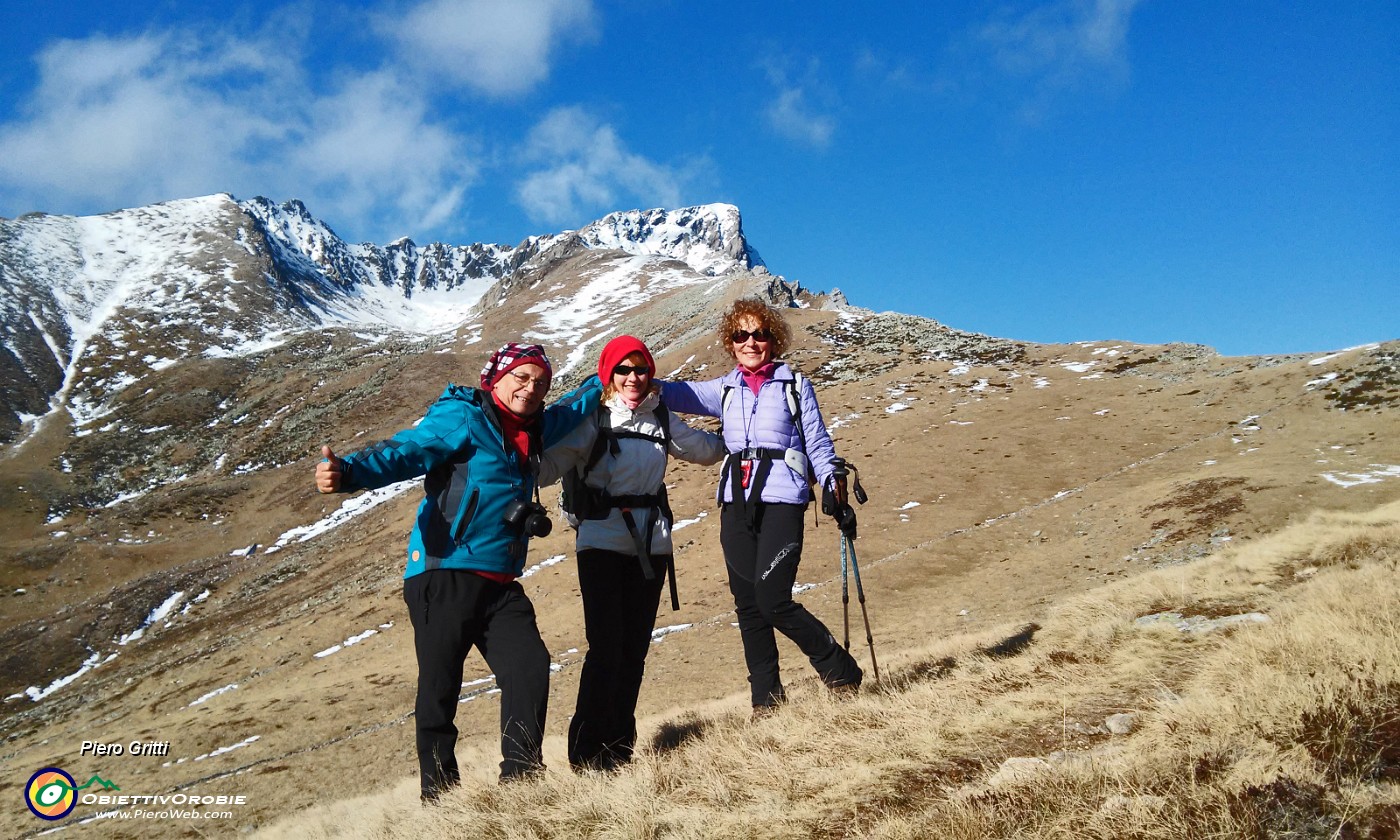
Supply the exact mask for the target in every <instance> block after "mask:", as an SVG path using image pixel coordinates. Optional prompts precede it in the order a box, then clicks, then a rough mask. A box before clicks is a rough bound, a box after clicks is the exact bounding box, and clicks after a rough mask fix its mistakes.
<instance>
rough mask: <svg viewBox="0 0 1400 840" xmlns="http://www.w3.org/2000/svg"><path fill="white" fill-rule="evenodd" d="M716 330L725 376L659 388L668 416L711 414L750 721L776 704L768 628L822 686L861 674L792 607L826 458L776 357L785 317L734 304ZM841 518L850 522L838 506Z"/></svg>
mask: <svg viewBox="0 0 1400 840" xmlns="http://www.w3.org/2000/svg"><path fill="white" fill-rule="evenodd" d="M719 334H720V341H721V342H722V343H723V344H724V346H726V347H727V348H728V349H729V352H730V354H731V355H733V356H734V360H735V362H736V363H737V364H736V367H735V369H734V370H732V371H730V372H729V373H727V374H725V375H724V376H721V377H720V378H718V379H712V380H710V381H708V382H666V383H664V384H663V385H662V398H663V399H664V400H665V402H666V404H667V405H668V406H670V407H671V409H672V410H674V411H679V412H683V413H687V414H703V415H709V416H711V417H719V418H720V419H721V423H722V424H723V427H724V443H725V448H726V449H727V450H728V453H729V454H728V456H727V457H726V458H725V460H724V466H723V469H722V472H721V474H720V486H719V492H718V494H717V495H718V498H719V501H720V504H721V507H722V512H721V514H720V544H721V546H722V547H723V549H724V562H725V566H726V568H727V570H728V572H729V591H730V592H731V593H732V594H733V595H734V607H735V609H736V611H737V612H738V615H739V633H740V636H741V637H742V639H743V643H744V660H745V663H746V664H747V665H748V669H749V685H750V688H751V690H752V694H753V706H754V715H755V716H756V717H758V716H762V715H764V714H766V713H767V712H769V711H771V710H772V709H773V707H775V706H776V705H777V704H779V703H781V702H782V701H783V699H784V697H785V694H784V691H783V683H782V680H781V678H780V676H779V673H778V645H777V639H776V637H775V636H774V632H773V631H774V630H775V629H776V630H778V631H780V632H781V633H782V634H783V635H784V636H787V637H788V638H789V639H791V640H792V641H793V642H794V643H795V644H796V645H797V646H798V647H799V648H800V649H801V650H802V652H803V653H804V654H806V655H807V658H808V659H809V660H810V661H811V663H812V667H813V668H815V669H816V671H817V674H818V675H819V676H820V677H821V679H822V682H824V683H825V684H826V685H827V686H828V687H829V688H832V689H836V690H840V691H846V692H849V691H855V690H857V689H858V688H859V686H860V682H861V677H862V674H861V670H860V666H859V665H857V664H856V662H855V660H854V659H853V658H851V655H850V653H848V652H847V651H846V650H845V648H843V647H842V646H841V645H840V644H839V643H837V641H836V638H835V637H834V636H832V635H831V632H830V631H828V630H827V629H826V625H824V624H822V623H821V622H820V621H818V620H817V618H816V617H815V616H813V615H812V614H811V613H810V612H808V611H807V610H806V609H805V608H804V607H803V606H802V605H801V604H798V603H797V602H795V601H793V600H792V586H793V583H794V582H795V581H796V579H797V564H798V563H799V562H800V561H801V559H802V528H803V514H804V513H805V512H806V510H807V505H808V503H809V502H810V501H811V500H812V493H811V479H812V478H813V477H815V479H816V481H817V482H818V483H819V484H820V485H821V486H823V487H829V486H830V483H831V481H832V469H833V468H832V463H831V462H832V459H833V458H834V457H835V455H836V453H835V450H834V448H833V447H832V444H831V436H830V435H829V434H828V433H827V430H826V424H825V423H823V422H822V417H821V412H820V410H819V409H818V408H817V397H816V393H815V392H814V391H813V390H812V385H811V383H810V382H808V381H807V379H806V378H805V377H801V378H799V377H797V376H796V375H795V373H794V372H793V370H792V369H791V368H789V367H788V366H787V365H786V364H784V363H782V362H780V361H777V358H778V357H779V356H780V355H781V354H782V353H783V351H784V350H785V349H786V348H787V344H788V341H789V337H790V335H791V333H790V332H789V330H788V326H787V322H786V321H785V320H784V319H783V317H782V316H781V315H780V314H779V313H778V311H777V310H776V309H774V308H773V307H771V306H769V305H768V304H767V303H764V302H763V301H761V300H757V299H753V298H746V299H743V300H738V301H735V303H734V305H733V306H731V307H730V308H729V310H728V311H727V312H726V313H725V314H724V316H723V318H722V319H721V321H720V329H719ZM794 392H795V393H794ZM790 394H792V395H794V396H795V397H796V400H795V401H794V400H791V399H790ZM794 402H795V403H796V404H795V405H794ZM794 409H796V410H794ZM845 515H846V516H852V514H851V513H850V509H849V507H846V508H845ZM851 524H852V525H853V524H854V523H851Z"/></svg>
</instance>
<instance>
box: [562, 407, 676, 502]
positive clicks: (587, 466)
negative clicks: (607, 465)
mask: <svg viewBox="0 0 1400 840" xmlns="http://www.w3.org/2000/svg"><path fill="white" fill-rule="evenodd" d="M655 414H656V423H657V425H658V426H660V427H661V436H660V437H657V436H655V435H649V434H645V433H642V432H627V431H622V432H619V431H616V430H615V429H613V427H612V423H611V422H609V411H608V407H607V406H599V407H598V410H597V412H595V413H594V415H593V423H594V425H595V426H596V427H597V429H598V434H597V436H595V437H594V439H593V448H592V449H590V450H589V452H588V459H587V460H586V461H584V462H583V463H582V464H580V465H578V466H575V467H574V468H573V469H571V470H569V471H568V472H567V473H565V474H564V477H563V479H562V480H561V485H562V488H563V493H562V494H561V495H560V497H559V507H560V508H561V509H562V510H563V511H564V514H565V517H566V518H567V519H568V521H569V524H570V525H571V526H572V527H574V528H577V527H578V523H579V522H580V521H582V520H584V519H606V518H607V516H608V513H609V512H610V511H611V510H612V509H613V508H616V507H659V508H662V512H663V514H664V515H666V516H667V518H668V520H669V518H670V508H669V506H668V505H667V504H666V501H665V500H666V485H665V484H664V483H663V484H662V485H661V487H660V489H659V490H657V492H656V493H654V494H650V495H647V496H612V495H610V494H609V493H608V492H607V491H605V490H602V489H600V488H597V487H590V486H589V485H588V484H587V482H585V481H584V479H586V478H587V477H588V474H589V473H590V472H592V471H593V468H594V467H595V466H597V464H598V462H599V461H601V460H602V459H603V454H604V453H607V454H610V455H612V456H613V457H616V456H617V455H618V453H619V452H621V447H620V446H619V445H618V443H617V442H618V441H619V440H621V439H623V438H634V439H637V440H649V441H651V442H652V443H659V444H661V448H662V450H663V451H668V452H669V447H670V442H671V412H670V411H669V410H668V409H667V408H666V406H664V405H657V407H656V411H655Z"/></svg>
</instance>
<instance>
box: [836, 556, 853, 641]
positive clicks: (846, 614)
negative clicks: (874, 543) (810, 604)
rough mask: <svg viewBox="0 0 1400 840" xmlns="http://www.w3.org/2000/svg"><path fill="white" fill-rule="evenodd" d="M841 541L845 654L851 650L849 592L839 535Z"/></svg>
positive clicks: (844, 558)
mask: <svg viewBox="0 0 1400 840" xmlns="http://www.w3.org/2000/svg"><path fill="white" fill-rule="evenodd" d="M838 538H839V539H840V540H841V623H842V624H844V625H845V627H846V631H845V634H844V635H842V637H841V642H842V644H844V645H845V646H846V652H847V653H849V652H850V650H851V592H850V590H849V589H848V588H847V586H846V535H845V534H840V535H838Z"/></svg>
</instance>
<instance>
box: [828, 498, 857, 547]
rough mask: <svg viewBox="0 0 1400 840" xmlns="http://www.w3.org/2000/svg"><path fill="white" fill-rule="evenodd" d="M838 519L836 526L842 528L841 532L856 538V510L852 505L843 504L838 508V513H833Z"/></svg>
mask: <svg viewBox="0 0 1400 840" xmlns="http://www.w3.org/2000/svg"><path fill="white" fill-rule="evenodd" d="M832 516H833V518H834V519H835V520H836V527H837V528H840V529H841V533H843V534H845V535H846V536H848V537H850V538H851V539H855V538H856V511H855V508H853V507H851V506H850V505H841V506H840V507H838V508H836V513H834V514H832Z"/></svg>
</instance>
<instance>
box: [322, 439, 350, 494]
mask: <svg viewBox="0 0 1400 840" xmlns="http://www.w3.org/2000/svg"><path fill="white" fill-rule="evenodd" d="M344 472H345V462H344V461H342V460H340V459H339V458H337V457H336V456H335V453H334V452H332V451H331V448H330V447H329V446H322V447H321V461H320V463H318V464H317V465H316V489H317V490H319V491H321V492H322V493H338V492H340V478H341V476H342V475H343V474H344Z"/></svg>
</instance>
